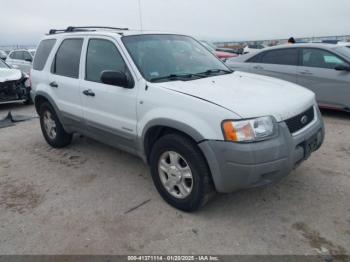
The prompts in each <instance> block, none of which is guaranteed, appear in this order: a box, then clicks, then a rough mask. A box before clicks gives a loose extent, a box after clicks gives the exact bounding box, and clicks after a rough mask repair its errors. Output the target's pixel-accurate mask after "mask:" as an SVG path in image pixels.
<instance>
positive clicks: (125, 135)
mask: <svg viewBox="0 0 350 262" xmlns="http://www.w3.org/2000/svg"><path fill="white" fill-rule="evenodd" d="M85 49H86V55H84V58H85V62H84V65H85V70H84V74H85V76H84V77H83V78H84V79H83V80H82V83H81V89H80V93H81V94H82V105H83V112H84V119H85V122H86V125H87V130H88V131H89V132H90V135H91V136H93V137H96V139H99V140H102V139H104V140H107V142H108V143H109V144H113V145H114V146H117V147H119V148H122V149H124V150H127V151H133V149H134V147H135V138H136V123H137V122H136V121H137V116H136V98H137V88H136V86H135V87H133V88H124V87H121V86H115V85H108V84H104V83H102V81H101V75H102V73H103V72H104V71H118V72H122V73H125V74H126V75H127V78H128V79H129V81H131V82H134V80H133V79H134V77H133V76H132V73H131V71H130V70H129V66H128V64H127V63H126V62H125V61H126V60H125V59H124V56H123V53H122V52H120V51H119V50H120V49H119V48H118V43H117V42H116V41H115V40H114V39H111V38H108V37H99V38H95V37H94V38H89V39H88V42H87V45H86V48H85Z"/></svg>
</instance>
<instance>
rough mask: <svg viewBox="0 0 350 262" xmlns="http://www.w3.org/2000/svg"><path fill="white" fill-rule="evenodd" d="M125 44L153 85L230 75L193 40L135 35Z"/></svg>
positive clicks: (216, 59)
mask: <svg viewBox="0 0 350 262" xmlns="http://www.w3.org/2000/svg"><path fill="white" fill-rule="evenodd" d="M122 41H123V43H124V45H125V47H126V49H127V50H128V52H129V54H130V55H131V57H132V59H133V60H134V62H135V64H136V66H137V67H138V69H139V71H140V73H141V74H142V75H143V77H144V78H145V79H146V80H147V81H150V82H154V81H156V80H157V81H158V80H160V81H172V80H193V79H195V78H197V79H198V78H201V77H209V76H212V75H218V74H227V73H231V71H230V69H228V68H227V67H226V66H225V65H224V64H223V63H222V62H221V61H220V60H219V59H218V58H216V57H215V56H214V55H213V54H212V53H210V52H209V51H208V50H207V49H206V48H205V47H204V46H202V45H201V44H200V43H199V42H197V41H196V40H194V39H193V38H191V37H187V36H181V35H135V36H124V37H123V38H122ZM178 78H181V79H178ZM184 78H186V79H184Z"/></svg>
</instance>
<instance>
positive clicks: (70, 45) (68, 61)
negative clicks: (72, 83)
mask: <svg viewBox="0 0 350 262" xmlns="http://www.w3.org/2000/svg"><path fill="white" fill-rule="evenodd" d="M82 45H83V39H67V40H64V41H63V42H62V44H61V46H60V48H59V49H58V51H57V53H56V56H55V59H54V61H53V64H52V73H54V74H56V75H61V76H66V77H72V78H78V77H79V64H80V55H81V47H82Z"/></svg>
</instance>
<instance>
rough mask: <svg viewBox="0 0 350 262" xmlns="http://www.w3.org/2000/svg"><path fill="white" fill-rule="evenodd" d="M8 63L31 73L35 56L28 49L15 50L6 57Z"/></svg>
mask: <svg viewBox="0 0 350 262" xmlns="http://www.w3.org/2000/svg"><path fill="white" fill-rule="evenodd" d="M6 63H7V64H8V65H10V66H12V67H14V68H18V69H19V70H21V71H22V72H24V73H26V74H29V72H30V69H31V68H32V63H33V56H32V54H31V53H30V52H29V51H28V50H24V49H23V50H13V51H11V52H10V54H9V55H8V56H7V58H6Z"/></svg>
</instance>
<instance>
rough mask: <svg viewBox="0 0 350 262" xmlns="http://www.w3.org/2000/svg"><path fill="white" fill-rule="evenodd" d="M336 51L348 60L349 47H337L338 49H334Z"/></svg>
mask: <svg viewBox="0 0 350 262" xmlns="http://www.w3.org/2000/svg"><path fill="white" fill-rule="evenodd" d="M336 50H337V51H338V52H339V53H340V54H342V55H344V56H346V57H347V58H348V59H349V60H350V47H349V46H347V47H346V46H342V47H338V48H336Z"/></svg>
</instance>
